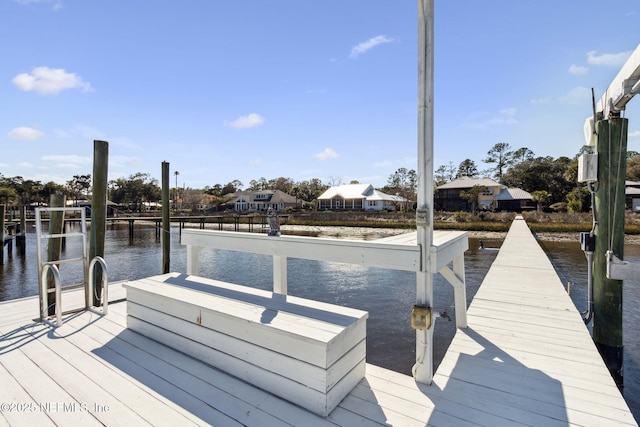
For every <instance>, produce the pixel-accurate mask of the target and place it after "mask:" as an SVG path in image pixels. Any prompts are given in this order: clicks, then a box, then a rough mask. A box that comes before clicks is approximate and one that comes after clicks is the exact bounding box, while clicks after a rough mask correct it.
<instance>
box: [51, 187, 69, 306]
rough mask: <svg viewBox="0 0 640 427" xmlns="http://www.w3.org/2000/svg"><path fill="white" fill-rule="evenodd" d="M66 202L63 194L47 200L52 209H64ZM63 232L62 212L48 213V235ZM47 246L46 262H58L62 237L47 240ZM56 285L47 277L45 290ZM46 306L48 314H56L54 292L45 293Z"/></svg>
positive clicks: (54, 195)
mask: <svg viewBox="0 0 640 427" xmlns="http://www.w3.org/2000/svg"><path fill="white" fill-rule="evenodd" d="M66 202H67V198H66V196H65V195H64V194H52V195H51V197H50V198H49V206H50V207H52V208H64V207H65V205H66ZM63 231H64V212H63V211H55V212H49V234H62V232H63ZM48 240H49V245H48V248H47V249H48V250H47V261H48V262H52V261H58V260H59V259H60V255H61V253H62V237H53V238H50V239H48ZM55 287H56V284H55V282H54V280H53V275H51V274H49V275H48V276H47V289H53V288H55ZM47 306H48V307H49V310H48V314H49V316H53V315H55V314H56V294H55V292H48V293H47Z"/></svg>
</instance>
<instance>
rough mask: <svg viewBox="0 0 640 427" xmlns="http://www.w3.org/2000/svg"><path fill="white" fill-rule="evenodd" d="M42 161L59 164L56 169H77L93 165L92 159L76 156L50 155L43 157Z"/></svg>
mask: <svg viewBox="0 0 640 427" xmlns="http://www.w3.org/2000/svg"><path fill="white" fill-rule="evenodd" d="M42 160H44V161H47V162H53V163H57V164H56V165H55V166H56V167H63V168H75V167H78V166H81V165H91V164H93V159H92V158H91V157H83V156H78V155H76V154H50V155H45V156H42Z"/></svg>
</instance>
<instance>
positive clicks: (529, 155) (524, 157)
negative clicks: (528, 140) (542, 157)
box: [512, 147, 535, 165]
mask: <svg viewBox="0 0 640 427" xmlns="http://www.w3.org/2000/svg"><path fill="white" fill-rule="evenodd" d="M534 158H535V154H533V151H531V150H529V149H528V148H527V147H522V148H518V149H517V150H516V151H514V152H513V158H512V160H513V164H514V165H515V164H518V163H522V162H526V161H529V160H533V159H534Z"/></svg>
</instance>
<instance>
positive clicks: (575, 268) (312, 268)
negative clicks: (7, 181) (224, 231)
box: [0, 225, 640, 419]
mask: <svg viewBox="0 0 640 427" xmlns="http://www.w3.org/2000/svg"><path fill="white" fill-rule="evenodd" d="M376 237H383V236H376ZM484 243H485V246H486V247H499V246H500V244H501V241H499V240H489V239H484ZM469 246H470V249H469V250H468V251H467V252H466V253H465V269H466V279H467V303H470V302H471V300H472V299H473V296H474V295H475V294H476V291H477V290H478V287H479V286H480V284H481V282H482V280H483V279H484V276H485V274H486V272H487V271H488V269H489V267H490V266H491V263H492V262H493V260H494V258H495V256H496V254H497V252H494V251H480V250H479V249H478V248H479V242H478V240H476V239H470V240H469ZM542 246H543V248H544V249H545V250H546V251H547V253H548V254H549V256H550V258H551V260H552V262H553V264H554V266H555V268H556V270H557V271H558V274H559V275H560V277H561V279H562V280H563V282H564V283H565V284H566V283H568V282H571V283H572V287H571V296H572V298H573V300H574V303H575V304H576V306H577V307H578V309H579V310H581V311H582V310H584V309H585V308H586V280H587V279H586V258H585V256H584V254H583V253H582V251H580V245H579V243H578V242H577V241H576V242H542ZM80 253H81V249H80V243H79V241H78V240H75V241H74V240H71V239H70V240H68V242H67V247H66V250H65V255H64V256H65V258H68V257H73V256H79V254H80ZM105 253H106V256H105V258H106V260H107V264H108V268H109V281H118V280H125V279H138V278H142V277H146V276H150V275H155V274H160V273H161V272H162V271H161V268H162V267H161V265H162V253H161V243H160V240H159V239H158V238H157V237H156V233H155V229H154V228H152V227H151V228H149V227H147V228H145V227H140V228H138V227H136V229H135V237H134V239H133V240H131V239H130V238H129V232H128V228H127V226H125V225H115V226H109V228H108V229H107V243H106V248H105ZM36 254H37V251H36V238H35V231H33V230H30V233H28V235H27V251H26V256H21V255H18V254H17V253H16V252H15V251H14V252H13V253H12V254H11V255H10V256H9V257H7V255H6V254H5V262H4V265H0V301H5V300H10V299H15V298H21V297H25V296H32V295H37V293H38V290H37V265H36ZM625 259H627V260H632V259H635V260H640V245H628V246H627V247H625ZM61 267H62V268H61V274H62V276H63V278H65V279H63V280H65V283H78V282H81V281H82V273H81V268H80V265H68V264H67V265H62V266H61ZM171 270H172V271H180V272H185V271H186V247H184V246H182V245H180V242H179V232H178V229H177V228H172V229H171ZM199 274H200V275H202V276H205V277H210V278H214V279H218V280H223V281H228V282H233V283H238V284H242V285H248V286H254V287H257V288H261V289H267V290H270V289H271V287H272V284H271V281H272V260H271V257H270V256H265V255H255V254H247V253H238V252H229V251H218V250H204V251H202V252H201V258H200V273H199ZM288 278H289V293H290V294H291V295H296V296H300V297H304V298H309V299H314V300H319V301H325V302H329V303H334V304H340V305H345V306H349V307H354V308H359V309H362V310H367V311H368V312H369V320H368V324H367V328H368V332H367V361H368V362H370V363H372V364H375V365H379V366H383V367H386V368H389V369H393V370H395V371H398V372H402V373H405V374H409V375H410V373H411V367H412V366H413V363H414V362H415V332H414V331H413V330H412V329H411V328H410V326H409V313H410V312H411V309H412V307H413V304H414V301H415V274H413V273H409V272H399V271H393V270H385V269H377V268H364V267H360V266H353V265H345V264H338V263H324V262H318V261H307V260H299V259H289V260H288ZM67 280H68V281H67ZM434 290H435V294H434V300H435V301H434V307H435V309H436V310H438V311H443V310H447V312H448V313H449V314H450V315H451V317H452V318H453V317H454V315H455V309H454V303H453V289H452V287H451V286H450V285H449V284H447V283H446V282H445V281H444V280H443V279H442V278H441V277H440V276H439V275H436V277H435V283H434ZM624 312H625V326H624V336H625V343H624V345H625V355H624V357H625V361H624V362H625V365H624V369H625V373H624V377H625V398H626V399H627V402H628V403H629V406H630V407H631V409H632V411H633V412H634V416H635V417H636V419H640V336H639V334H638V329H639V328H640V327H639V326H638V325H640V278H639V279H638V281H636V282H635V283H630V282H625V294H624ZM34 315H36V313H34ZM454 334H455V322H454V321H447V320H446V319H438V321H437V322H436V328H435V332H434V341H435V344H436V345H435V348H434V361H435V363H436V365H437V364H438V363H439V362H440V360H441V359H442V357H443V356H444V353H445V352H446V349H447V347H448V345H449V343H450V342H451V339H452V338H453V335H454Z"/></svg>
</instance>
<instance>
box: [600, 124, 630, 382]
mask: <svg viewBox="0 0 640 427" xmlns="http://www.w3.org/2000/svg"><path fill="white" fill-rule="evenodd" d="M627 129H628V120H627V119H622V118H611V119H609V120H601V121H599V122H598V123H597V127H596V130H597V132H596V133H597V135H598V136H597V144H596V150H597V153H598V183H597V185H596V192H595V212H596V214H597V221H598V222H597V224H596V228H595V235H596V241H595V251H594V253H593V311H594V313H593V341H594V342H595V344H596V347H597V348H598V351H599V352H600V355H601V356H602V359H603V360H604V362H605V364H606V365H607V367H608V368H609V372H610V373H611V376H612V377H613V379H614V380H615V382H616V384H617V385H618V387H622V385H623V377H622V367H623V342H622V284H623V281H622V280H613V279H608V278H607V277H606V273H607V271H606V268H607V257H606V254H605V253H606V252H607V251H608V250H611V251H613V253H614V255H616V256H617V257H618V258H620V259H624V213H625V212H624V210H625V176H626V161H627Z"/></svg>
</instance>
